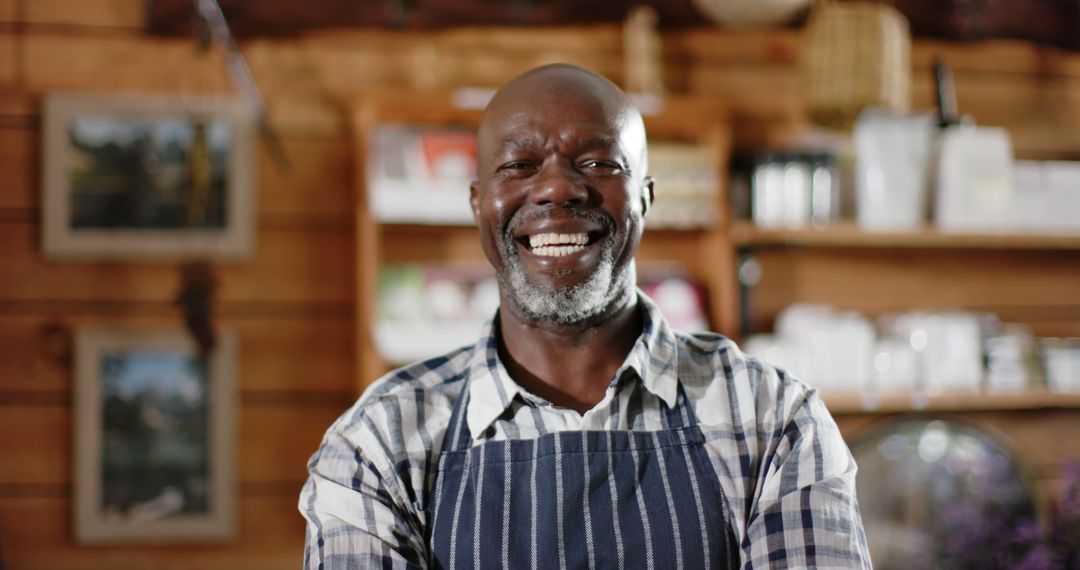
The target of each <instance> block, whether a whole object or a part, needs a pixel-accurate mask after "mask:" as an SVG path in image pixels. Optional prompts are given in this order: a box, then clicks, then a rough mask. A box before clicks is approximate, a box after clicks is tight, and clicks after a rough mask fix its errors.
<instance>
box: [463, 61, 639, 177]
mask: <svg viewBox="0 0 1080 570" xmlns="http://www.w3.org/2000/svg"><path fill="white" fill-rule="evenodd" d="M582 106H588V107H592V108H593V109H594V110H599V112H600V114H601V115H602V116H603V117H604V118H605V120H607V121H608V122H609V124H610V125H611V126H612V127H613V128H614V129H617V130H619V131H620V135H622V136H623V137H624V139H625V141H624V142H625V143H626V144H627V145H628V147H630V148H627V149H626V150H627V151H628V152H631V153H633V154H634V155H635V156H634V159H635V160H638V161H640V172H639V173H638V174H640V175H641V176H644V174H645V170H646V142H645V126H644V123H643V121H642V119H641V113H640V112H639V111H638V110H637V108H636V107H635V106H634V105H633V104H632V103H631V102H630V99H629V98H627V96H626V94H624V93H623V92H622V90H621V89H619V87H618V86H617V85H615V84H614V83H612V82H611V81H610V80H608V79H607V78H606V77H603V76H602V75H599V74H597V73H594V72H592V71H589V70H587V69H585V68H582V67H578V66H576V65H571V64H566V63H555V64H550V65H544V66H541V67H537V68H533V69H530V70H529V71H526V72H525V73H522V74H521V75H519V76H517V77H515V78H514V79H512V80H510V82H509V83H507V84H506V85H504V86H503V87H502V88H501V89H499V91H498V92H497V93H496V94H495V96H494V97H493V98H492V99H491V102H490V103H488V106H487V108H486V109H485V110H484V115H483V118H482V119H481V121H480V129H479V132H478V140H477V151H478V154H479V155H480V156H485V155H488V154H489V153H490V152H491V150H492V148H493V146H494V145H496V144H498V143H499V142H501V141H498V140H497V134H498V133H499V132H505V131H506V130H507V129H508V128H511V129H512V128H514V127H515V126H516V125H518V124H521V123H522V122H524V121H527V120H529V118H530V116H532V117H533V118H535V117H536V114H535V112H536V111H537V110H540V109H547V110H550V109H561V110H566V111H570V110H571V108H580V107H582ZM580 118H581V117H580V116H575V115H574V114H572V113H569V112H568V113H566V114H565V115H564V116H562V117H560V118H559V120H561V121H564V122H568V123H569V122H572V121H574V120H577V119H580Z"/></svg>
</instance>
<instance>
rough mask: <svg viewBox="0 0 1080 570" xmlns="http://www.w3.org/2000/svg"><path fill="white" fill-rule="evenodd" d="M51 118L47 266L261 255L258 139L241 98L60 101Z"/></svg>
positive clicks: (49, 100) (45, 178)
mask: <svg viewBox="0 0 1080 570" xmlns="http://www.w3.org/2000/svg"><path fill="white" fill-rule="evenodd" d="M42 115H43V130H42V169H43V172H42V183H43V188H42V224H41V228H42V229H41V231H42V237H41V240H42V249H43V251H44V254H45V255H46V257H49V258H52V259H70V258H76V259H86V258H91V259H109V260H130V259H143V260H177V259H185V260H186V259H193V258H199V259H207V258H224V259H241V258H245V257H248V256H250V255H251V254H252V253H253V251H254V245H255V212H254V208H255V204H256V200H255V192H256V184H255V169H254V164H253V162H254V150H255V149H254V147H255V131H256V129H255V121H254V114H253V112H252V110H251V109H250V108H249V107H248V106H247V105H245V104H244V103H243V102H242V101H241V100H240V99H237V98H232V97H197V96H173V95H134V94H111V95H102V94H74V93H50V94H48V95H46V97H45V101H44V107H43V113H42Z"/></svg>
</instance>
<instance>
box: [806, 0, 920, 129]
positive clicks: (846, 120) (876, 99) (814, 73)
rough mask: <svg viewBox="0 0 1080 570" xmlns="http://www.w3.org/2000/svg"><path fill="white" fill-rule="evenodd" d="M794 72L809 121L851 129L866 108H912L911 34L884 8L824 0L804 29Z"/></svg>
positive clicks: (899, 18)
mask: <svg viewBox="0 0 1080 570" xmlns="http://www.w3.org/2000/svg"><path fill="white" fill-rule="evenodd" d="M799 73H800V77H801V81H802V88H803V93H804V95H805V102H806V112H807V115H808V116H809V117H810V119H811V120H813V121H814V122H816V123H818V124H820V125H823V126H826V127H831V128H836V129H850V128H851V126H852V125H853V124H854V123H855V119H856V118H857V117H858V116H859V112H860V111H862V110H863V109H864V108H866V107H881V108H886V109H892V110H895V111H907V110H908V108H909V107H910V106H911V32H910V30H909V28H908V22H907V19H905V18H904V16H903V14H901V13H900V12H898V11H896V9H895V8H893V7H892V6H889V5H886V4H873V3H864V2H843V3H841V2H834V1H825V2H821V3H819V4H817V5H815V6H814V8H813V10H812V11H811V12H810V18H809V21H808V22H807V24H806V28H805V30H804V31H803V37H802V46H801V49H800V50H799Z"/></svg>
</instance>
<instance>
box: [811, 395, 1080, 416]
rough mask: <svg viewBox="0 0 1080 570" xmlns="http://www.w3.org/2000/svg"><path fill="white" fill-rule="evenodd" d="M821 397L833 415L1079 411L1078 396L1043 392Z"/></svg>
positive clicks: (1079, 396) (1079, 399)
mask: <svg viewBox="0 0 1080 570" xmlns="http://www.w3.org/2000/svg"><path fill="white" fill-rule="evenodd" d="M822 398H823V399H824V400H825V405H826V407H828V408H829V411H830V412H832V413H833V414H834V415H853V414H878V413H895V412H961V411H1013V410H1043V409H1062V408H1080V394H1055V393H1052V392H1046V391H1037V392H1024V393H1012V394H1007V393H1002V394H985V393H974V394H966V393H955V394H941V395H937V396H929V397H928V396H924V395H915V394H910V395H909V394H897V395H889V396H881V397H868V396H863V395H861V394H824V395H822Z"/></svg>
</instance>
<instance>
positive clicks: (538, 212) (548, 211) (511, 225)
mask: <svg viewBox="0 0 1080 570" xmlns="http://www.w3.org/2000/svg"><path fill="white" fill-rule="evenodd" d="M555 212H557V213H558V214H559V216H560V217H561V218H569V219H572V220H582V221H587V222H593V223H596V224H600V225H602V226H603V227H604V230H605V232H606V233H608V234H612V233H614V232H615V220H613V219H611V216H610V215H609V214H608V213H607V212H598V211H596V210H588V209H585V208H582V207H580V206H575V205H568V206H559V205H551V206H546V207H543V208H542V209H529V210H528V211H526V212H522V211H521V210H518V211H517V212H515V213H514V215H513V217H511V218H510V219H509V220H504V223H503V224H502V226H503V230H502V235H503V240H504V242H505V243H508V244H512V243H514V241H515V240H514V230H515V229H516V228H518V227H520V226H521V225H522V224H527V223H530V222H535V221H539V220H544V219H547V218H550V217H552V215H553V213H555Z"/></svg>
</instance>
